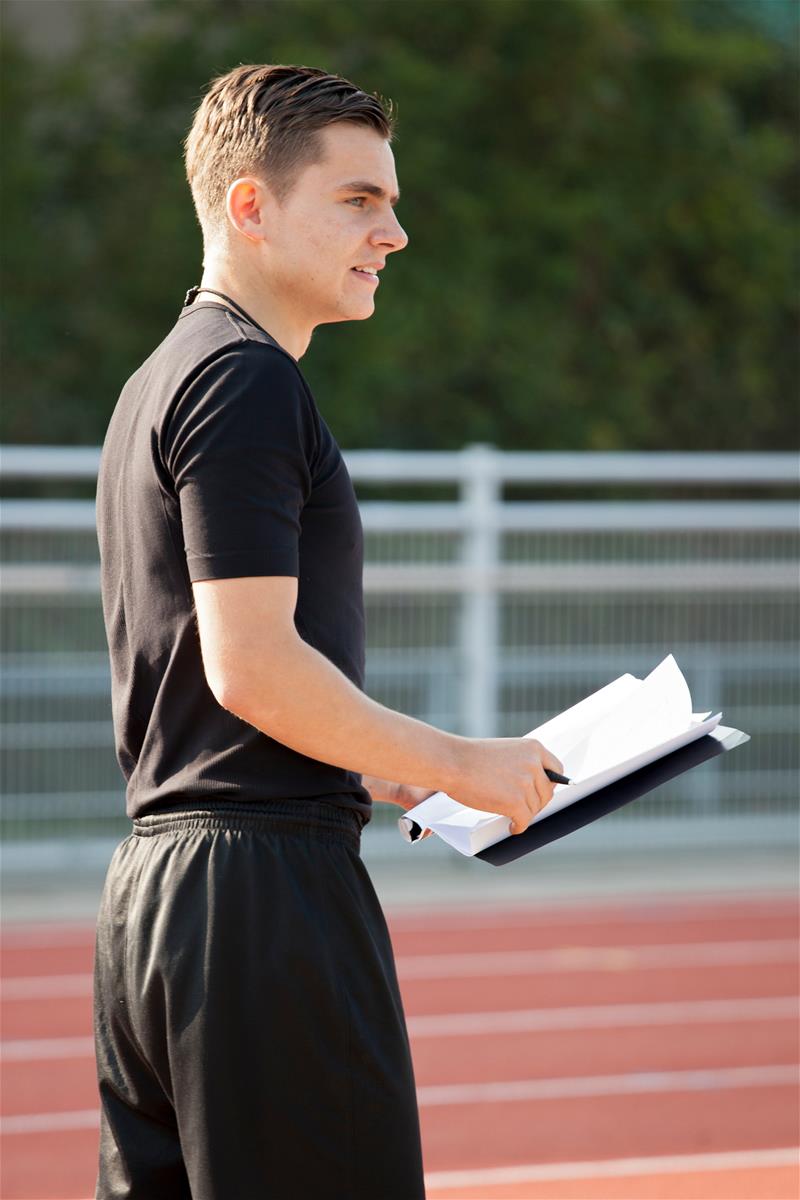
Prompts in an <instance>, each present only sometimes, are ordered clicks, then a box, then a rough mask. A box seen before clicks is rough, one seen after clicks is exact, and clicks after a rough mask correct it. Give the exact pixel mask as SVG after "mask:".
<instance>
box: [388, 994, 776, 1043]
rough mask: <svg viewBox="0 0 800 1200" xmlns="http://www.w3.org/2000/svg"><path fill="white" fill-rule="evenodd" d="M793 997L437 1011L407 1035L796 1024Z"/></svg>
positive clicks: (414, 1020) (411, 1021) (413, 1023)
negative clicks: (768, 1022) (774, 1022)
mask: <svg viewBox="0 0 800 1200" xmlns="http://www.w3.org/2000/svg"><path fill="white" fill-rule="evenodd" d="M799 1013H800V997H798V996H765V997H756V998H755V999H741V1000H727V999H725V1000H671V1001H668V1002H666V1003H664V1002H656V1003H653V1004H597V1005H576V1006H574V1007H570V1008H566V1007H564V1008H523V1009H512V1010H507V1011H500V1012H474V1013H465V1012H455V1013H436V1014H432V1015H430V1016H417V1017H407V1019H406V1024H407V1026H408V1032H409V1035H410V1036H411V1037H412V1038H425V1037H435V1038H441V1037H471V1036H473V1035H476V1034H486V1033H524V1032H531V1033H536V1032H538V1031H540V1030H549V1029H608V1028H620V1027H623V1026H630V1027H634V1026H637V1025H696V1024H701V1025H702V1024H707V1023H708V1022H713V1023H717V1022H721V1021H728V1022H736V1021H766V1020H782V1019H787V1020H796V1019H797V1017H798V1014H799Z"/></svg>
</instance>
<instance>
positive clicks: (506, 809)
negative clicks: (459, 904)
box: [194, 576, 561, 833]
mask: <svg viewBox="0 0 800 1200" xmlns="http://www.w3.org/2000/svg"><path fill="white" fill-rule="evenodd" d="M194 595H195V606H196V610H197V619H198V628H199V632H200V642H201V648H202V654H203V663H204V668H205V673H206V678H207V680H208V684H209V687H210V688H211V691H212V692H213V694H214V696H215V697H216V699H217V701H218V702H219V703H220V704H221V705H222V706H223V707H224V708H226V709H228V710H229V711H230V712H233V713H234V714H235V715H236V716H238V717H240V718H241V719H242V720H244V721H247V722H248V724H250V725H254V726H255V727H256V728H257V729H261V730H262V731H263V732H264V733H266V734H268V735H269V736H270V737H273V738H275V739H276V740H277V741H279V742H282V743H283V744H284V745H286V746H289V747H291V748H292V749H293V750H297V751H298V752H299V753H301V754H305V755H308V756H309V757H310V758H316V759H318V760H320V761H322V762H328V763H331V764H332V765H334V766H339V767H344V768H346V769H349V770H352V771H357V772H360V773H362V774H365V775H367V776H372V777H374V778H376V779H378V780H384V781H385V780H397V781H398V783H402V784H410V785H413V786H416V787H420V788H427V789H430V790H431V791H434V790H437V789H441V790H443V791H446V792H448V794H449V795H451V796H453V797H454V798H455V799H457V800H459V801H461V803H463V804H466V805H469V806H470V807H473V808H481V807H483V808H488V810H489V811H492V812H500V813H503V814H504V815H506V816H509V817H510V818H511V819H512V821H513V824H512V832H515V833H517V832H522V831H523V829H525V828H527V826H528V824H529V823H530V820H531V819H532V818H533V816H535V814H536V813H537V812H538V811H539V809H540V808H542V807H543V805H544V804H546V803H547V801H548V800H549V799H550V797H551V796H552V792H553V785H552V784H551V783H550V781H549V780H548V779H547V776H546V775H545V774H544V767H545V766H548V767H551V768H552V769H554V770H556V771H558V770H561V764H560V763H559V761H558V759H556V758H555V757H554V756H553V755H551V754H549V752H548V751H546V750H545V749H544V747H543V746H541V745H540V744H539V743H538V742H536V741H534V740H532V739H522V738H503V739H501V738H492V739H472V738H464V737H459V736H457V735H456V734H450V733H446V732H444V731H443V730H440V729H435V728H434V727H433V726H431V725H427V724H426V723H425V722H424V721H418V720H416V719H414V718H413V717H408V716H406V715H405V714H403V713H398V712H394V711H393V710H392V709H388V708H385V707H384V706H383V705H381V704H378V703H377V701H375V700H372V699H371V698H370V697H369V696H366V695H365V694H364V693H363V692H362V691H360V690H359V689H358V688H357V687H356V686H355V685H354V684H353V683H351V681H350V680H349V679H347V677H346V676H345V675H344V674H343V673H342V672H341V671H340V670H339V669H338V668H337V667H335V666H334V665H333V663H331V662H330V661H329V659H327V658H326V657H325V656H324V655H322V654H320V653H319V652H318V651H317V650H315V649H314V648H313V647H312V646H310V645H309V644H308V643H307V642H305V641H304V640H303V639H302V638H301V637H300V636H299V634H298V633H297V630H296V628H295V624H294V611H295V607H296V604H297V580H296V579H295V578H293V577H291V576H268V577H266V576H259V577H250V578H243V579H222V580H204V581H201V582H196V583H195V584H194Z"/></svg>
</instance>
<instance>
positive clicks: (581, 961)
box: [0, 938, 800, 1000]
mask: <svg viewBox="0 0 800 1200" xmlns="http://www.w3.org/2000/svg"><path fill="white" fill-rule="evenodd" d="M798 955H800V944H798V942H796V941H795V940H794V939H792V938H774V939H770V940H762V941H749V942H689V943H681V944H676V945H667V946H562V947H558V948H555V949H550V950H505V951H504V950H501V951H491V952H488V953H485V954H476V953H470V954H417V955H407V956H400V957H398V958H397V959H396V960H395V962H396V965H397V971H398V974H399V976H400V977H401V978H402V979H447V978H450V977H452V978H456V977H461V978H463V977H468V976H473V975H475V976H485V975H488V976H491V975H536V974H552V973H557V972H574V971H635V970H641V969H648V968H656V969H657V968H662V969H663V968H670V969H674V968H678V967H722V966H750V965H753V966H754V965H756V964H762V963H780V962H794V961H795V960H796V959H797V958H798ZM91 994H92V976H91V975H90V974H88V973H85V974H80V975H19V976H12V977H10V978H7V979H4V980H3V981H2V982H1V983H0V997H2V999H3V1000H39V999H48V1000H49V999H61V998H66V997H69V996H91Z"/></svg>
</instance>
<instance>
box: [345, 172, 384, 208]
mask: <svg viewBox="0 0 800 1200" xmlns="http://www.w3.org/2000/svg"><path fill="white" fill-rule="evenodd" d="M336 191H337V192H366V193H367V195H368V196H376V197H377V198H378V200H385V199H386V194H387V193H386V192H385V191H384V190H383V188H382V187H378V185H377V183H369V182H368V181H367V180H365V179H353V180H351V181H350V183H340V184H339V186H338V187H337V189H336ZM399 199H400V193H399V192H398V193H397V195H396V196H391V197H390V199H389V203H390V204H391V206H392V208H394V206H395V204H397V201H398V200H399Z"/></svg>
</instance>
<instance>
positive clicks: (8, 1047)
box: [0, 1037, 94, 1063]
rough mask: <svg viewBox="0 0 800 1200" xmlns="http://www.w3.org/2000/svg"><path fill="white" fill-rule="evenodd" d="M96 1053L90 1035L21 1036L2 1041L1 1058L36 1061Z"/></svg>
mask: <svg viewBox="0 0 800 1200" xmlns="http://www.w3.org/2000/svg"><path fill="white" fill-rule="evenodd" d="M93 1054H94V1039H93V1038H90V1037H63V1038H19V1039H16V1040H14V1041H8V1042H0V1059H2V1061H3V1062H4V1063H9V1062H35V1061H36V1060H48V1061H49V1060H51V1059H56V1058H87V1057H88V1056H89V1055H93Z"/></svg>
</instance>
